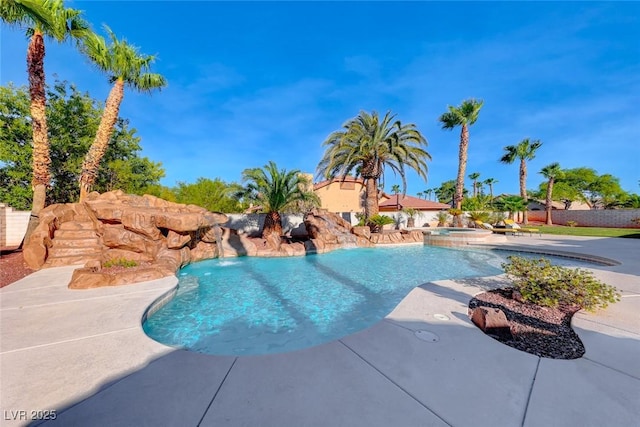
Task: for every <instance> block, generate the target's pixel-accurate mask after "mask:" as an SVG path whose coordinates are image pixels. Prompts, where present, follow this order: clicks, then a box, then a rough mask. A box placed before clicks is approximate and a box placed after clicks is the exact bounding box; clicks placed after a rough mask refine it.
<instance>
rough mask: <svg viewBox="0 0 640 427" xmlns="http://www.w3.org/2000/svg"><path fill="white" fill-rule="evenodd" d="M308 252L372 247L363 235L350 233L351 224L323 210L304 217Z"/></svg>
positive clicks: (316, 210) (315, 210)
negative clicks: (307, 237) (307, 236)
mask: <svg viewBox="0 0 640 427" xmlns="http://www.w3.org/2000/svg"><path fill="white" fill-rule="evenodd" d="M304 225H305V227H306V228H307V234H308V235H309V240H308V242H307V244H306V246H307V249H308V251H310V252H317V253H324V252H329V251H332V250H334V249H337V248H343V247H356V246H361V247H368V246H372V245H371V242H369V239H367V238H366V237H364V234H354V233H352V230H353V227H352V226H351V223H350V222H349V221H347V220H345V219H344V218H342V217H341V216H340V215H338V214H335V213H332V212H328V211H327V210H325V209H313V210H312V211H311V212H309V213H307V215H305V217H304Z"/></svg>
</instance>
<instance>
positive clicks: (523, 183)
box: [520, 159, 529, 225]
mask: <svg viewBox="0 0 640 427" xmlns="http://www.w3.org/2000/svg"><path fill="white" fill-rule="evenodd" d="M520 197H522V198H523V199H524V211H522V223H523V224H525V225H526V224H528V223H529V215H528V213H527V211H528V210H529V206H528V202H529V199H528V198H527V162H526V161H525V160H524V159H521V160H520Z"/></svg>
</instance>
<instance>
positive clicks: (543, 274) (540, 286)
mask: <svg viewBox="0 0 640 427" xmlns="http://www.w3.org/2000/svg"><path fill="white" fill-rule="evenodd" d="M507 259H508V260H509V263H504V264H502V268H503V269H504V271H505V272H506V273H507V275H508V277H509V278H510V279H511V280H512V281H513V284H514V288H515V289H516V290H517V291H518V292H520V294H521V295H522V299H523V300H525V301H527V302H531V303H533V304H538V305H543V306H547V307H557V306H559V305H570V306H578V307H580V308H583V309H585V310H588V311H594V310H595V309H597V308H605V307H607V305H609V303H614V302H616V301H619V300H620V294H619V293H618V292H617V290H616V288H614V287H613V286H609V285H607V284H605V283H603V282H601V281H599V280H598V279H596V278H595V277H593V274H592V273H591V272H590V271H587V270H583V269H579V268H576V269H573V268H566V267H561V266H558V265H552V264H551V262H550V261H549V260H548V259H545V258H538V259H526V258H522V257H519V256H513V255H512V256H509V257H507Z"/></svg>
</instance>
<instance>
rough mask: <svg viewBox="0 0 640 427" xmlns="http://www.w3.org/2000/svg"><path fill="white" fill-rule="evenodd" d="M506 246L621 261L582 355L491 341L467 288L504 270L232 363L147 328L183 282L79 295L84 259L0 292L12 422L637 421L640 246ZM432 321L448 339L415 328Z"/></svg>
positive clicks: (546, 239) (586, 327)
mask: <svg viewBox="0 0 640 427" xmlns="http://www.w3.org/2000/svg"><path fill="white" fill-rule="evenodd" d="M500 247H505V248H509V247H511V248H514V249H515V248H518V247H528V248H531V249H537V250H540V249H542V250H554V251H566V252H574V253H582V254H590V255H596V256H602V257H606V258H611V259H614V260H616V261H618V262H620V263H621V264H620V265H615V266H597V267H594V269H593V270H594V272H595V273H596V276H597V277H599V278H600V279H602V280H604V281H606V282H607V283H608V284H611V285H614V286H616V287H617V288H618V289H619V290H620V291H621V293H622V296H623V298H622V300H621V301H620V302H619V303H616V304H614V305H611V306H609V308H607V309H606V310H604V311H601V312H598V313H596V314H589V313H582V312H580V313H578V314H577V315H576V316H574V322H573V326H574V329H575V330H576V332H577V333H578V335H579V336H580V338H581V339H582V341H583V343H584V345H585V348H586V354H585V355H584V357H582V358H580V359H576V360H553V359H545V358H542V359H541V358H539V357H536V356H533V355H530V354H527V353H524V352H521V351H518V350H515V349H512V348H510V347H507V346H505V345H503V344H501V343H499V342H497V341H495V340H493V339H491V338H489V337H487V336H486V335H484V334H483V333H482V332H481V331H480V330H478V329H477V328H476V327H475V326H473V324H472V323H471V322H470V321H469V319H468V316H467V304H468V302H469V300H470V299H471V297H472V296H473V295H474V294H476V293H478V292H482V291H483V290H485V289H488V288H494V287H497V286H500V285H501V284H504V283H505V282H504V281H503V280H504V279H503V278H502V277H490V278H476V279H466V280H443V281H437V282H432V283H427V284H424V285H422V286H420V287H417V288H415V289H414V290H413V291H411V292H410V293H409V294H408V295H407V297H406V298H405V299H404V300H403V301H402V302H401V303H400V304H399V305H398V306H397V307H396V308H395V309H394V310H393V312H391V313H390V314H389V315H388V316H387V317H386V318H385V319H384V320H381V321H380V322H378V323H377V324H375V325H374V326H372V327H371V328H369V329H366V330H364V331H362V332H359V333H356V334H354V335H350V336H347V337H345V338H342V339H340V340H338V341H334V342H331V343H327V344H324V345H320V346H317V347H313V348H309V349H305V350H301V351H296V352H291V353H285V354H277V355H266V356H243V357H222V356H209V355H203V354H197V353H192V352H188V351H183V350H176V349H174V348H170V347H167V346H164V345H162V344H159V343H157V342H155V341H153V340H151V339H150V338H148V337H147V336H146V335H145V334H144V332H143V331H142V327H141V323H140V322H141V318H142V315H143V313H144V311H145V309H146V308H147V307H148V306H149V305H150V304H151V303H152V302H153V301H154V300H155V299H156V298H158V297H159V296H161V295H162V294H163V293H165V292H167V291H169V290H171V289H172V288H173V287H174V286H175V284H176V279H175V278H166V279H161V280H156V281H151V282H144V283H139V284H135V285H129V286H121V287H115V288H102V289H89V290H69V289H67V287H66V285H67V283H68V281H69V279H70V277H71V273H72V271H73V267H62V268H53V269H47V270H41V271H38V272H36V273H34V274H31V275H30V276H28V277H25V278H24V279H22V280H20V281H18V282H16V283H14V284H11V285H9V286H7V287H5V288H3V289H1V290H0V419H1V421H0V424H1V425H27V424H29V423H30V422H31V420H32V419H34V418H37V417H40V418H43V417H46V416H51V414H52V412H51V411H55V415H56V420H55V421H53V422H46V423H45V424H46V425H49V424H52V425H64V426H76V425H77V426H96V425H98V426H100V425H104V426H114V425H121V426H129V425H131V426H145V425H148V426H159V425H162V426H164V425H167V426H173V425H175V426H196V425H203V426H221V425H228V426H258V425H260V426H293V425H296V426H301V425H305V426H430V425H434V426H440V425H442V426H447V425H449V426H456V427H458V426H460V427H463V426H470V425H473V426H545V427H546V426H552V425H562V426H573V425H575V426H635V425H637V422H638V419H640V405H639V404H638V402H640V315H639V314H638V313H640V241H638V240H633V239H620V238H617V239H607V238H588V237H582V238H581V237H567V236H547V235H543V236H542V237H534V236H519V237H510V236H509V237H507V241H506V242H503V243H501V244H500ZM416 331H428V332H430V333H431V334H434V335H435V336H437V337H438V340H437V341H436V342H430V341H424V340H422V339H419V338H418V336H425V335H426V336H427V337H430V336H432V335H430V334H425V333H422V334H420V333H418V334H416Z"/></svg>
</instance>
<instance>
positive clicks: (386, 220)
mask: <svg viewBox="0 0 640 427" xmlns="http://www.w3.org/2000/svg"><path fill="white" fill-rule="evenodd" d="M394 222H395V221H394V219H393V218H391V217H389V216H386V215H380V214H378V215H374V216H372V217H370V218H369V221H368V222H367V225H368V226H369V227H370V228H371V232H372V233H378V232H380V230H382V227H383V226H385V225H387V224H393V223H394Z"/></svg>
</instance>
